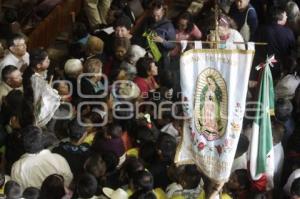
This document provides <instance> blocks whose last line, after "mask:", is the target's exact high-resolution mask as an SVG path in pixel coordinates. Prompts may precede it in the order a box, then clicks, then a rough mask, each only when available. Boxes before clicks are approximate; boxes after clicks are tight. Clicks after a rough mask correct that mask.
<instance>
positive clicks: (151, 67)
mask: <svg viewBox="0 0 300 199" xmlns="http://www.w3.org/2000/svg"><path fill="white" fill-rule="evenodd" d="M136 69H137V76H139V77H143V78H147V77H149V76H156V75H157V74H158V71H157V66H156V64H155V61H154V60H153V59H152V58H149V57H142V58H140V59H139V60H138V61H137V63H136Z"/></svg>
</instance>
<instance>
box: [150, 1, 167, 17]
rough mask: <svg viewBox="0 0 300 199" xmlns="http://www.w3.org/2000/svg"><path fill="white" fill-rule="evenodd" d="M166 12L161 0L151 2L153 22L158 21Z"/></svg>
mask: <svg viewBox="0 0 300 199" xmlns="http://www.w3.org/2000/svg"><path fill="white" fill-rule="evenodd" d="M166 12H167V7H166V5H165V4H164V1H163V0H154V1H152V3H151V14H152V18H153V19H154V21H155V22H159V21H160V20H162V19H163V18H164V16H165V15H166Z"/></svg>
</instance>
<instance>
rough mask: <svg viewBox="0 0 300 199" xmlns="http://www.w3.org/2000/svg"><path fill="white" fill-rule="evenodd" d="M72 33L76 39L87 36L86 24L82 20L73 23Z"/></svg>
mask: <svg viewBox="0 0 300 199" xmlns="http://www.w3.org/2000/svg"><path fill="white" fill-rule="evenodd" d="M72 34H73V37H74V39H75V40H79V39H81V38H84V37H86V36H87V35H88V30H87V28H86V25H85V24H84V23H81V22H76V23H75V24H74V25H73V28H72Z"/></svg>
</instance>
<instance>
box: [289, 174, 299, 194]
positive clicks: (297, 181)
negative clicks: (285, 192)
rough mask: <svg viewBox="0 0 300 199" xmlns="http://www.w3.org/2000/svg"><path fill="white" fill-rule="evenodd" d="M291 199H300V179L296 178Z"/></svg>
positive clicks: (291, 190)
mask: <svg viewBox="0 0 300 199" xmlns="http://www.w3.org/2000/svg"><path fill="white" fill-rule="evenodd" d="M290 192H291V197H290V199H300V178H296V179H295V180H294V182H293V183H292V186H291V189H290Z"/></svg>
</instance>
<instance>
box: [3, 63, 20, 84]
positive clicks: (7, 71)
mask: <svg viewBox="0 0 300 199" xmlns="http://www.w3.org/2000/svg"><path fill="white" fill-rule="evenodd" d="M16 70H18V68H17V67H15V66H13V65H7V66H4V68H3V69H2V74H1V77H2V81H4V82H6V81H7V80H8V77H9V75H10V74H11V73H12V72H14V71H16Z"/></svg>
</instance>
